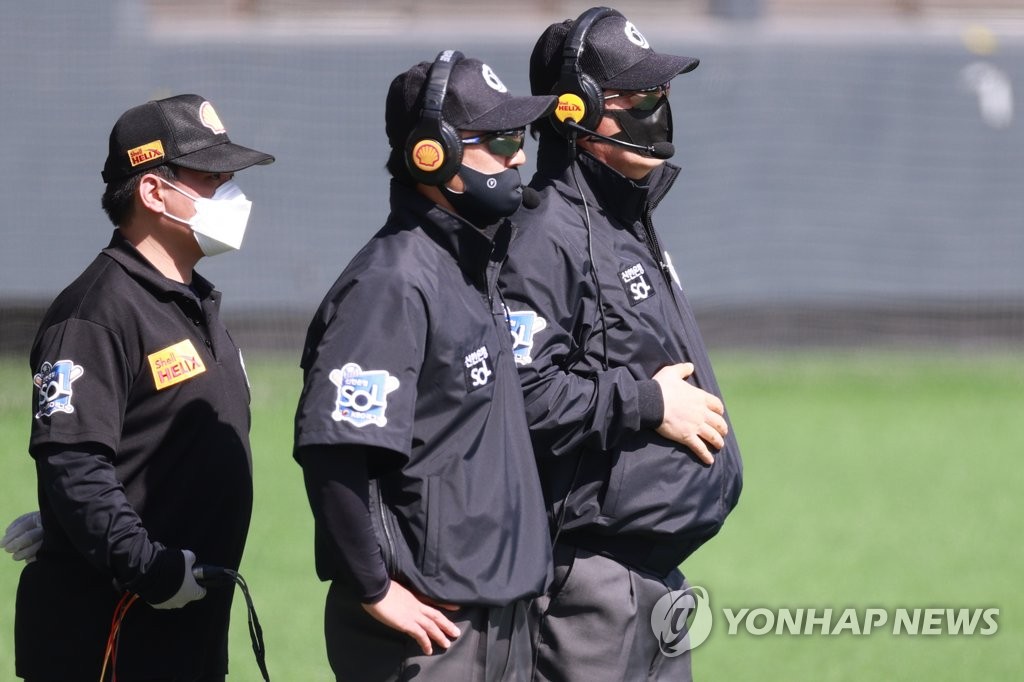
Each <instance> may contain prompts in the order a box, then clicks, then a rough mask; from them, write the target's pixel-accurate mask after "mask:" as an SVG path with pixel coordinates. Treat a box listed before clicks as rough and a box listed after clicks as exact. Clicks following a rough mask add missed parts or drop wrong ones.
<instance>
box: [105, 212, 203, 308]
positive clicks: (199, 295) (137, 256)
mask: <svg viewBox="0 0 1024 682" xmlns="http://www.w3.org/2000/svg"><path fill="white" fill-rule="evenodd" d="M101 253H102V254H103V255H104V256H107V257H108V258H110V259H111V260H114V261H115V262H117V263H118V264H119V265H120V266H121V267H122V268H124V270H125V272H127V273H128V275H129V276H131V278H132V279H134V280H135V281H137V282H138V283H139V284H141V285H142V286H143V287H145V288H146V289H148V290H149V291H151V292H152V293H153V295H154V296H156V297H157V298H161V299H169V298H173V297H180V296H183V297H186V298H191V299H192V300H197V299H198V301H204V300H206V299H207V298H210V299H212V300H213V301H215V302H216V301H219V299H220V292H218V291H217V290H215V289H214V288H213V284H212V283H210V281H209V280H207V279H206V278H205V277H203V276H202V275H200V274H199V273H198V272H196V271H195V270H193V271H192V283H191V285H189V284H182V283H181V282H175V281H173V280H171V279H168V278H167V277H165V276H164V275H163V274H161V273H160V271H159V270H157V269H156V268H155V267H153V264H152V263H150V262H149V261H148V260H146V257H145V256H143V255H142V254H141V253H139V251H138V249H136V248H135V247H134V246H132V244H131V242H129V241H128V240H127V239H125V237H124V235H123V234H121V230H114V234H113V235H112V236H111V238H110V243H109V244H108V245H107V248H105V249H103V251H101Z"/></svg>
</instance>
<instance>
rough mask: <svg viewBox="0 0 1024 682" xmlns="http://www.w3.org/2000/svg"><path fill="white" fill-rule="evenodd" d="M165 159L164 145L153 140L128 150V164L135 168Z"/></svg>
mask: <svg viewBox="0 0 1024 682" xmlns="http://www.w3.org/2000/svg"><path fill="white" fill-rule="evenodd" d="M162 158H164V143H163V142H161V141H160V140H153V141H152V142H147V143H146V144H141V145H139V146H138V147H135V148H134V149H129V150H128V163H130V164H131V165H132V168H135V167H136V166H138V165H139V164H142V163H147V162H149V161H154V160H156V159H162Z"/></svg>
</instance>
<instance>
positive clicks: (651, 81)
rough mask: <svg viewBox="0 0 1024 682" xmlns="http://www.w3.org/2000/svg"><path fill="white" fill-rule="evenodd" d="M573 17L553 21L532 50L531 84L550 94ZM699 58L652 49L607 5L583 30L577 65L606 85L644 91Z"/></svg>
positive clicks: (693, 64) (683, 70)
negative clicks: (604, 12)
mask: <svg viewBox="0 0 1024 682" xmlns="http://www.w3.org/2000/svg"><path fill="white" fill-rule="evenodd" d="M575 23H576V22H575V21H572V20H567V21H563V22H560V23H557V24H551V25H550V26H548V27H547V29H545V30H544V32H543V33H542V34H541V36H540V38H539V39H538V40H537V44H536V45H534V48H533V53H532V54H531V55H530V89H531V90H532V91H533V92H534V94H540V93H545V94H546V93H549V92H551V91H552V90H553V89H554V87H555V84H556V83H558V80H559V77H560V75H561V72H562V61H563V48H564V45H565V40H566V37H567V36H568V35H569V32H570V31H571V30H572V27H573V25H574V24H575ZM699 63H700V60H699V59H696V58H694V57H682V56H676V55H670V54H662V53H660V52H655V51H654V50H653V49H652V48H651V46H650V43H648V42H647V39H646V38H645V37H644V35H643V34H642V33H640V31H639V30H638V29H637V27H636V25H634V24H633V22H631V21H629V20H628V19H627V18H626V17H624V16H623V15H622V14H620V13H619V12H616V11H614V10H611V11H610V13H609V15H608V16H605V17H602V18H600V19H598V20H597V21H596V22H594V24H593V25H592V26H591V27H590V29H589V30H588V31H587V34H586V36H585V38H584V40H583V52H582V54H581V55H580V69H581V70H582V71H583V73H585V74H586V75H588V76H590V77H591V78H592V79H594V81H596V82H597V84H598V85H599V86H601V87H602V88H603V89H606V90H646V89H648V88H655V87H657V86H659V85H664V84H665V83H668V82H669V81H671V80H672V79H673V78H675V77H676V76H678V75H679V74H681V73H687V72H688V71H693V70H694V69H696V68H697V65H698V64H699Z"/></svg>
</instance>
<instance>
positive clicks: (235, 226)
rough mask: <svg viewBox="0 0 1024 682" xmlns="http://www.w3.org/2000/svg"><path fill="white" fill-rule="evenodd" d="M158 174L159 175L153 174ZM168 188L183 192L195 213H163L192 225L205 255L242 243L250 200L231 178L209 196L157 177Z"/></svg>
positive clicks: (223, 251)
mask: <svg viewBox="0 0 1024 682" xmlns="http://www.w3.org/2000/svg"><path fill="white" fill-rule="evenodd" d="M155 177H160V176H155ZM160 179H161V180H163V181H164V183H165V184H166V185H167V186H168V187H170V188H171V189H173V190H175V191H177V192H179V193H180V194H183V195H185V196H186V197H188V198H189V199H191V200H192V201H193V203H195V206H196V214H195V215H194V216H192V217H191V218H189V219H188V220H185V219H184V218H179V217H178V216H176V215H171V214H170V213H167V212H166V211H164V215H165V216H167V217H168V218H170V219H171V220H176V221H178V222H179V223H183V224H185V225H188V226H189V227H191V228H192V233H193V234H194V235H195V238H196V241H197V242H199V248H200V249H202V250H203V254H204V255H207V256H216V255H217V254H221V253H225V252H227V251H237V250H238V249H240V248H241V247H242V238H243V237H245V227H246V225H247V224H248V222H249V212H250V211H251V210H252V202H251V201H249V200H248V199H246V198H245V195H244V194H243V193H242V190H241V188H240V187H239V186H238V185H237V184H236V183H235V181H234V180H228V181H227V182H225V183H224V184H223V185H221V186H220V187H218V188H217V191H216V192H214V193H213V196H212V197H210V198H209V199H207V198H206V197H194V196H192V195H191V194H189V193H188V192H186V191H185V190H183V189H181V188H180V187H178V186H176V185H175V184H173V183H171V182H168V181H167V180H165V179H164V178H160Z"/></svg>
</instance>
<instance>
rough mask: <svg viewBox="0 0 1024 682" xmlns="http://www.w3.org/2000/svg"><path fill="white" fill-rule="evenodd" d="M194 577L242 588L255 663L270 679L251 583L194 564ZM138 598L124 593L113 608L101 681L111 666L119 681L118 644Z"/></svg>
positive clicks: (113, 679) (225, 571)
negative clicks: (251, 592) (127, 615)
mask: <svg viewBox="0 0 1024 682" xmlns="http://www.w3.org/2000/svg"><path fill="white" fill-rule="evenodd" d="M192 577H194V578H195V579H196V582H197V583H199V584H200V585H203V586H204V587H205V586H209V585H226V584H235V585H238V587H240V588H241V590H242V596H244V597H245V607H246V610H247V611H248V616H249V639H250V640H251V641H252V652H253V654H255V656H256V665H258V666H259V668H260V673H261V674H262V675H263V680H264V682H270V673H268V672H267V647H266V645H265V644H264V643H263V628H262V627H261V626H260V619H259V617H258V616H257V615H256V606H255V605H254V604H253V602H252V595H250V594H249V585H248V584H247V583H246V582H245V578H243V577H242V576H241V575H240V574H239V573H238V572H237V571H232V570H231V569H229V568H221V567H220V566H204V565H201V564H200V565H196V566H193V567H192ZM138 598H139V595H137V594H131V593H129V592H125V593H124V594H123V595H121V599H120V600H119V601H118V602H117V606H115V607H114V615H113V617H112V618H111V620H110V632H109V634H108V635H107V646H106V648H105V650H104V652H103V667H102V668H101V669H100V680H99V682H104V680H105V678H106V675H107V666H108V665H109V666H110V682H117V643H118V640H119V639H120V634H121V622H122V621H123V620H124V617H125V614H126V613H128V609H129V608H131V606H132V604H134V603H135V602H136V601H137V600H138Z"/></svg>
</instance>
